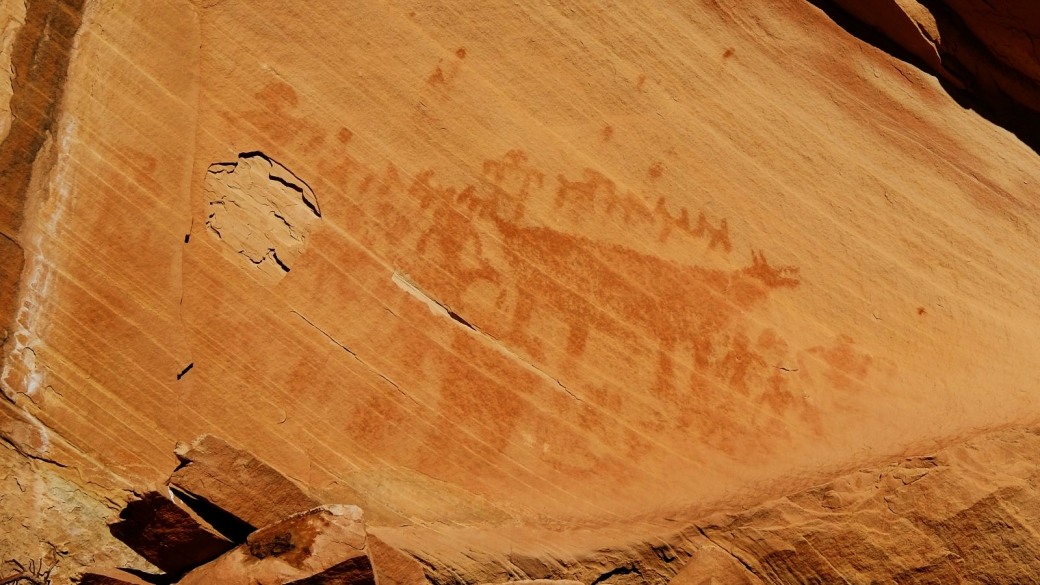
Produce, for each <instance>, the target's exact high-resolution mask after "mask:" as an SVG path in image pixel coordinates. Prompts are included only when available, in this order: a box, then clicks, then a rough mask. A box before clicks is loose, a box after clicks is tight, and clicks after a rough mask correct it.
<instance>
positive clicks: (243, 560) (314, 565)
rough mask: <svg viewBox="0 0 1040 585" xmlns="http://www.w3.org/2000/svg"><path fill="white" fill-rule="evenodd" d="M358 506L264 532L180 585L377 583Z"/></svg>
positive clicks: (305, 516) (326, 510)
mask: <svg viewBox="0 0 1040 585" xmlns="http://www.w3.org/2000/svg"><path fill="white" fill-rule="evenodd" d="M365 545H366V534H365V525H364V522H363V520H362V512H361V509H360V508H358V507H357V506H345V505H340V504H333V505H328V506H321V507H318V508H315V509H313V510H309V511H307V512H303V513H299V514H295V515H293V516H291V517H289V518H286V519H285V520H283V521H281V522H277V523H274V524H271V525H269V526H266V527H264V528H261V529H260V530H257V531H256V532H254V533H252V534H250V535H249V539H248V541H247V542H246V543H245V544H243V545H241V546H239V547H237V548H235V549H233V550H231V551H229V552H228V553H227V554H225V555H223V556H222V557H220V558H219V559H217V560H215V561H213V562H212V563H209V564H207V565H205V566H202V567H199V568H197V569H195V570H194V571H192V572H190V573H188V574H187V575H185V576H184V578H183V579H182V580H180V581H179V582H178V585H204V584H210V583H221V584H223V585H283V584H287V583H293V584H297V585H332V584H336V585H374V584H375V575H374V574H373V570H372V563H371V561H370V560H369V558H368V555H367V554H366V550H365V549H366V547H365Z"/></svg>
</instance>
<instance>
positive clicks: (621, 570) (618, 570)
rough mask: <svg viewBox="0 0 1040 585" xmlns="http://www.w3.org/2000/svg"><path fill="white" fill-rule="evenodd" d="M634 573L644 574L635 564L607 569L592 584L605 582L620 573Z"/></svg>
mask: <svg viewBox="0 0 1040 585" xmlns="http://www.w3.org/2000/svg"><path fill="white" fill-rule="evenodd" d="M632 573H635V574H636V575H642V573H640V572H639V569H637V568H636V567H634V566H633V567H618V568H616V569H612V570H610V571H607V572H606V573H603V574H602V575H600V576H599V577H597V578H596V580H595V581H593V582H592V584H591V585H596V584H597V583H603V582H604V581H606V580H608V579H610V578H612V577H617V576H619V575H631V574H632Z"/></svg>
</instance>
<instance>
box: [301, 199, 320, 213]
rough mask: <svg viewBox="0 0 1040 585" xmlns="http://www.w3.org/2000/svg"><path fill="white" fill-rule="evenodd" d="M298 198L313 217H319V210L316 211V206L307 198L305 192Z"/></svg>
mask: <svg viewBox="0 0 1040 585" xmlns="http://www.w3.org/2000/svg"><path fill="white" fill-rule="evenodd" d="M300 199H302V200H303V204H304V205H306V206H307V208H308V209H310V210H311V213H313V214H314V216H315V217H321V212H320V211H318V208H317V207H315V205H314V204H313V203H311V202H310V200H309V199H307V195H306V194H305V195H303V196H301V197H300Z"/></svg>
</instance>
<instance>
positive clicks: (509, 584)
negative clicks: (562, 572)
mask: <svg viewBox="0 0 1040 585" xmlns="http://www.w3.org/2000/svg"><path fill="white" fill-rule="evenodd" d="M483 585H585V584H584V583H582V582H581V581H570V580H566V579H564V580H556V579H533V580H528V581H505V582H501V583H484V584H483Z"/></svg>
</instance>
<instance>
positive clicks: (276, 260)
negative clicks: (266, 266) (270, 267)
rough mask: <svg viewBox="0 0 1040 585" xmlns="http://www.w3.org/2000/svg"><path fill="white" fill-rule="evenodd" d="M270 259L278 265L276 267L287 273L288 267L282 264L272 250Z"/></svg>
mask: <svg viewBox="0 0 1040 585" xmlns="http://www.w3.org/2000/svg"><path fill="white" fill-rule="evenodd" d="M271 258H272V259H274V261H275V263H276V264H278V266H279V267H280V268H281V269H282V270H284V271H285V272H289V267H288V266H286V264H285V262H282V261H281V259H280V258H278V253H277V252H275V251H274V250H271Z"/></svg>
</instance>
